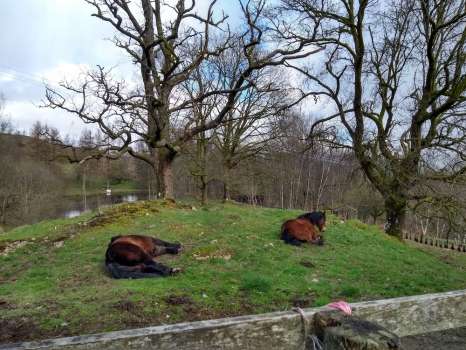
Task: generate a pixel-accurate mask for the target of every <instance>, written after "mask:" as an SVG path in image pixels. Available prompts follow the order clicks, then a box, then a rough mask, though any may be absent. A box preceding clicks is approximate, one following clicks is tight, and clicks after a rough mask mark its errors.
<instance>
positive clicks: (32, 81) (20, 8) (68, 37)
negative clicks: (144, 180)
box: [0, 0, 240, 135]
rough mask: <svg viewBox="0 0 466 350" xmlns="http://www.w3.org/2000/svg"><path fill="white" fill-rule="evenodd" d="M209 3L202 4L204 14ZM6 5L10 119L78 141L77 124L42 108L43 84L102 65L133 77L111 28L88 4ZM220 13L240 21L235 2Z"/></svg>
mask: <svg viewBox="0 0 466 350" xmlns="http://www.w3.org/2000/svg"><path fill="white" fill-rule="evenodd" d="M209 2H210V1H209V0H198V10H199V12H200V13H204V12H205V8H206V6H207V4H208V3H209ZM1 5H2V8H1V11H0V23H1V28H0V45H1V46H0V47H1V48H2V49H1V52H2V54H1V55H0V93H2V94H3V95H4V96H5V99H6V105H5V111H6V113H7V114H8V115H9V116H10V117H11V120H12V122H13V124H14V126H15V127H16V128H18V129H20V130H26V131H28V130H29V129H30V128H31V126H32V124H33V123H34V121H36V120H40V121H41V122H45V123H47V124H49V125H51V126H54V127H56V128H58V129H59V131H60V132H61V133H62V134H70V135H79V134H80V132H81V130H82V128H83V124H82V123H81V122H80V120H79V119H78V118H76V117H72V116H70V115H68V114H66V113H64V112H61V111H54V110H50V109H44V108H39V107H38V106H39V105H40V104H41V99H43V96H44V91H45V88H44V83H43V81H44V80H46V81H48V82H49V83H52V84H53V83H54V82H55V83H56V82H58V81H60V80H61V79H62V78H63V77H67V78H72V77H76V76H78V75H79V73H80V72H83V71H85V70H87V69H88V68H92V67H95V66H96V65H97V64H100V65H103V66H105V67H114V66H116V67H117V68H116V69H118V70H120V72H121V73H122V74H128V75H131V74H132V73H131V67H130V64H129V63H128V62H129V60H128V59H127V57H126V56H125V55H124V53H123V52H122V51H121V50H118V49H117V48H115V47H114V46H113V44H112V43H111V42H109V41H108V40H105V39H106V38H111V37H112V36H113V34H114V32H113V31H112V28H111V27H110V26H109V25H108V24H105V23H103V22H101V21H100V20H98V19H96V18H94V17H91V16H90V15H91V13H92V8H91V7H90V6H89V5H88V4H86V3H85V2H84V0H1ZM216 8H217V11H220V10H221V9H222V8H223V9H224V11H225V13H226V14H228V15H229V16H230V17H231V18H232V19H233V20H235V19H238V18H239V16H240V12H239V9H238V7H237V4H236V1H233V0H221V1H219V2H218V4H217V7H216Z"/></svg>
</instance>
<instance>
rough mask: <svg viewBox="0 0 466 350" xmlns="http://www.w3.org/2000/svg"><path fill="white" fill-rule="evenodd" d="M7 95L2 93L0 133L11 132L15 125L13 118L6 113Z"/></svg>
mask: <svg viewBox="0 0 466 350" xmlns="http://www.w3.org/2000/svg"><path fill="white" fill-rule="evenodd" d="M4 109H5V96H3V94H1V93H0V134H11V133H12V132H13V125H12V124H11V120H10V119H9V118H8V117H7V116H6V114H5V111H4Z"/></svg>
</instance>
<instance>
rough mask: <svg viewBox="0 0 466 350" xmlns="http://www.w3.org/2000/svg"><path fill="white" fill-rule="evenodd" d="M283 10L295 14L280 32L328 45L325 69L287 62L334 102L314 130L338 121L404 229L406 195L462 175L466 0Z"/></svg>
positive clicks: (348, 0)
mask: <svg viewBox="0 0 466 350" xmlns="http://www.w3.org/2000/svg"><path fill="white" fill-rule="evenodd" d="M282 10H286V11H288V16H289V17H288V18H291V19H292V20H293V23H291V24H290V23H288V24H284V23H281V22H280V21H278V20H276V21H275V28H276V29H277V31H278V32H280V33H281V35H282V37H284V38H287V39H289V40H296V39H305V40H310V41H312V42H313V43H314V44H315V45H319V46H321V47H325V51H324V52H322V57H321V58H322V62H324V64H323V65H319V66H322V67H323V68H322V70H319V69H316V68H314V67H308V66H305V65H291V64H288V66H290V67H293V68H294V69H296V70H297V71H299V72H301V73H302V74H303V75H304V76H305V77H306V79H307V81H308V83H309V85H310V87H311V89H313V90H315V91H317V92H318V93H319V95H320V98H321V101H325V102H328V103H329V104H332V106H333V110H332V111H331V112H330V113H329V114H328V115H322V117H321V118H320V119H319V120H318V121H317V123H315V124H314V125H313V127H312V128H311V134H310V137H311V138H313V137H317V135H316V133H315V132H316V131H317V130H318V129H319V128H325V129H326V130H328V129H329V128H333V130H334V138H333V139H332V140H331V141H329V142H331V143H332V144H336V145H338V146H340V147H346V148H351V149H352V150H353V151H354V154H355V156H356V158H357V160H358V161H359V164H360V166H361V168H362V170H363V171H364V174H365V175H366V176H367V178H368V179H369V180H370V181H371V183H372V184H373V185H374V187H375V188H376V189H377V190H378V191H379V192H380V193H381V195H382V196H383V199H384V203H385V212H386V219H387V224H386V232H387V233H389V234H391V235H395V236H397V237H400V238H401V231H402V227H403V223H404V220H405V216H406V210H407V207H408V205H409V203H410V202H411V201H423V200H426V199H430V198H431V197H432V195H433V193H432V192H430V191H425V189H426V188H424V187H425V185H426V184H428V183H429V180H433V179H435V180H439V181H448V182H458V181H463V180H464V174H465V170H466V166H465V161H466V158H465V147H466V119H465V116H466V109H465V97H466V96H465V90H466V74H465V73H466V65H465V60H466V55H465V54H464V52H465V42H466V30H465V27H466V8H465V1H463V0H441V1H440V0H432V1H424V0H408V1H404V0H403V1H402V0H393V1H390V3H389V4H386V3H383V2H379V1H367V0H360V1H352V0H338V1H330V0H283V1H282ZM294 23H299V26H297V25H293V24H294ZM429 154H433V155H434V156H433V157H432V156H430V157H428V158H426V155H429ZM428 159H430V161H427V160H428Z"/></svg>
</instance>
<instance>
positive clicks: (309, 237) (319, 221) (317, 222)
mask: <svg viewBox="0 0 466 350" xmlns="http://www.w3.org/2000/svg"><path fill="white" fill-rule="evenodd" d="M325 222H326V219H325V213H323V212H312V213H306V214H303V215H300V216H299V217H298V218H297V219H291V220H287V221H285V222H284V223H283V225H282V228H281V232H280V239H282V240H283V241H285V243H288V244H292V245H296V246H300V245H301V244H302V243H305V242H309V243H312V244H318V245H323V244H324V238H323V237H322V233H323V232H324V231H325Z"/></svg>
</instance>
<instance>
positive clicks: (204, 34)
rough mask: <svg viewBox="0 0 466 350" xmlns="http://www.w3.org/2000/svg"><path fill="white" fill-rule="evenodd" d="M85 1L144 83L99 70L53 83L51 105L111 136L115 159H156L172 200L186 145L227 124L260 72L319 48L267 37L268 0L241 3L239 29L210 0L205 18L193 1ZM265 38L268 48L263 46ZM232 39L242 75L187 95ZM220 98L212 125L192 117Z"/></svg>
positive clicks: (152, 162)
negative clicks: (199, 71)
mask: <svg viewBox="0 0 466 350" xmlns="http://www.w3.org/2000/svg"><path fill="white" fill-rule="evenodd" d="M86 2H87V3H89V4H90V5H91V6H92V7H93V8H94V10H95V12H94V14H93V16H95V17H96V18H98V19H100V20H102V21H104V22H107V23H108V24H110V25H111V26H113V28H114V30H115V31H116V33H117V34H116V35H115V37H114V38H113V42H114V44H115V45H116V46H117V47H118V48H121V49H122V50H124V51H125V52H126V53H127V54H128V57H129V59H131V60H132V62H133V63H134V64H135V65H136V66H137V68H138V71H139V77H138V81H137V82H136V84H133V85H131V84H128V83H126V82H124V81H121V80H117V79H116V78H114V77H113V76H112V72H111V70H107V69H105V68H104V67H98V68H97V70H95V71H93V72H89V73H88V74H87V76H86V78H85V80H84V81H83V82H77V83H76V82H74V83H73V82H67V81H64V82H62V83H61V88H58V89H56V88H53V87H50V86H49V87H47V89H46V105H47V106H48V107H51V108H59V109H62V110H65V111H68V112H70V113H73V114H75V115H77V116H78V117H79V118H81V119H82V120H83V121H84V122H85V123H90V124H96V125H98V126H99V128H100V129H101V131H102V132H103V133H104V134H106V135H107V136H108V137H109V138H110V140H111V141H112V145H111V146H110V147H109V148H108V149H107V150H110V151H112V153H113V156H118V155H120V154H123V153H125V152H128V153H130V154H131V155H133V156H134V157H137V158H139V159H142V160H144V161H145V162H147V163H148V164H150V165H151V166H152V167H153V169H154V171H155V174H156V175H157V176H158V178H159V181H158V183H159V191H160V192H161V194H162V195H163V196H164V197H166V198H173V196H174V190H173V173H172V163H173V160H174V159H175V157H176V156H177V154H178V153H179V152H180V149H181V147H182V146H183V145H184V144H185V143H186V142H188V141H189V140H191V139H192V138H193V137H194V136H196V135H197V134H199V133H201V132H203V131H206V130H210V129H213V128H215V127H217V126H218V125H220V123H221V122H222V121H223V119H224V118H225V116H226V115H227V114H228V112H229V111H230V110H231V109H232V108H233V106H234V103H235V98H236V96H237V95H238V94H239V93H240V92H241V91H243V90H244V89H246V88H248V87H249V86H250V85H251V82H250V80H249V78H250V77H251V75H252V73H253V72H255V71H257V70H261V69H263V68H264V67H267V66H274V65H281V64H283V63H284V62H286V61H288V60H291V59H296V58H302V57H305V56H307V55H310V54H311V53H312V51H310V50H306V51H303V50H302V49H303V47H304V46H305V45H306V42H305V41H303V40H298V41H294V42H292V43H289V44H286V43H276V45H275V46H274V45H273V43H272V42H271V41H267V40H268V39H267V38H268V37H269V35H268V34H269V32H270V28H269V27H268V26H266V25H265V24H264V23H263V16H262V13H263V10H264V4H265V1H263V0H260V1H247V2H240V5H241V8H242V12H243V17H244V25H243V29H241V30H240V31H239V32H238V33H232V32H231V31H230V30H229V27H228V25H227V23H226V19H227V16H225V15H221V16H216V15H215V14H214V6H215V3H216V0H213V1H210V3H209V6H208V9H207V13H206V14H205V16H202V15H200V14H198V13H197V12H196V7H195V1H194V0H192V1H185V0H177V1H176V2H165V1H161V0H156V1H151V0H139V1H135V2H130V1H128V0H86ZM164 18H171V20H168V21H167V20H164ZM213 37H215V38H216V40H213ZM265 42H267V45H266V46H267V49H265V50H261V48H262V47H263V46H265V44H264V43H265ZM233 43H235V44H238V43H240V46H241V48H242V52H241V54H242V55H243V57H244V62H245V64H244V65H243V66H242V67H241V70H240V73H239V74H238V75H237V77H236V79H235V80H232V81H231V82H230V84H229V85H228V86H227V87H224V88H219V87H218V86H212V87H211V89H209V90H208V91H205V92H204V93H202V94H198V95H197V97H196V98H195V99H193V98H192V97H191V96H189V94H185V93H183V89H182V86H183V83H185V82H186V81H188V80H189V79H190V76H191V75H192V74H193V72H194V71H195V70H196V68H197V67H199V66H202V65H208V64H210V62H211V60H212V58H214V57H216V56H218V55H220V54H221V53H222V52H224V51H225V50H228V49H229V48H230V47H231V46H232V45H233ZM134 85H136V86H134ZM214 95H220V96H221V99H219V106H220V107H219V108H218V110H217V111H216V114H215V115H213V116H211V117H210V119H209V120H208V121H207V122H205V123H196V122H195V121H194V120H193V118H192V116H191V117H189V116H190V112H191V111H192V110H193V107H194V105H195V104H196V103H199V102H202V101H203V100H204V99H206V98H208V97H211V96H214ZM180 120H182V122H180ZM138 142H143V143H144V144H145V145H146V147H147V149H148V150H149V154H147V153H146V152H138V151H137V150H136V148H135V147H133V145H134V144H136V143H138Z"/></svg>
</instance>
